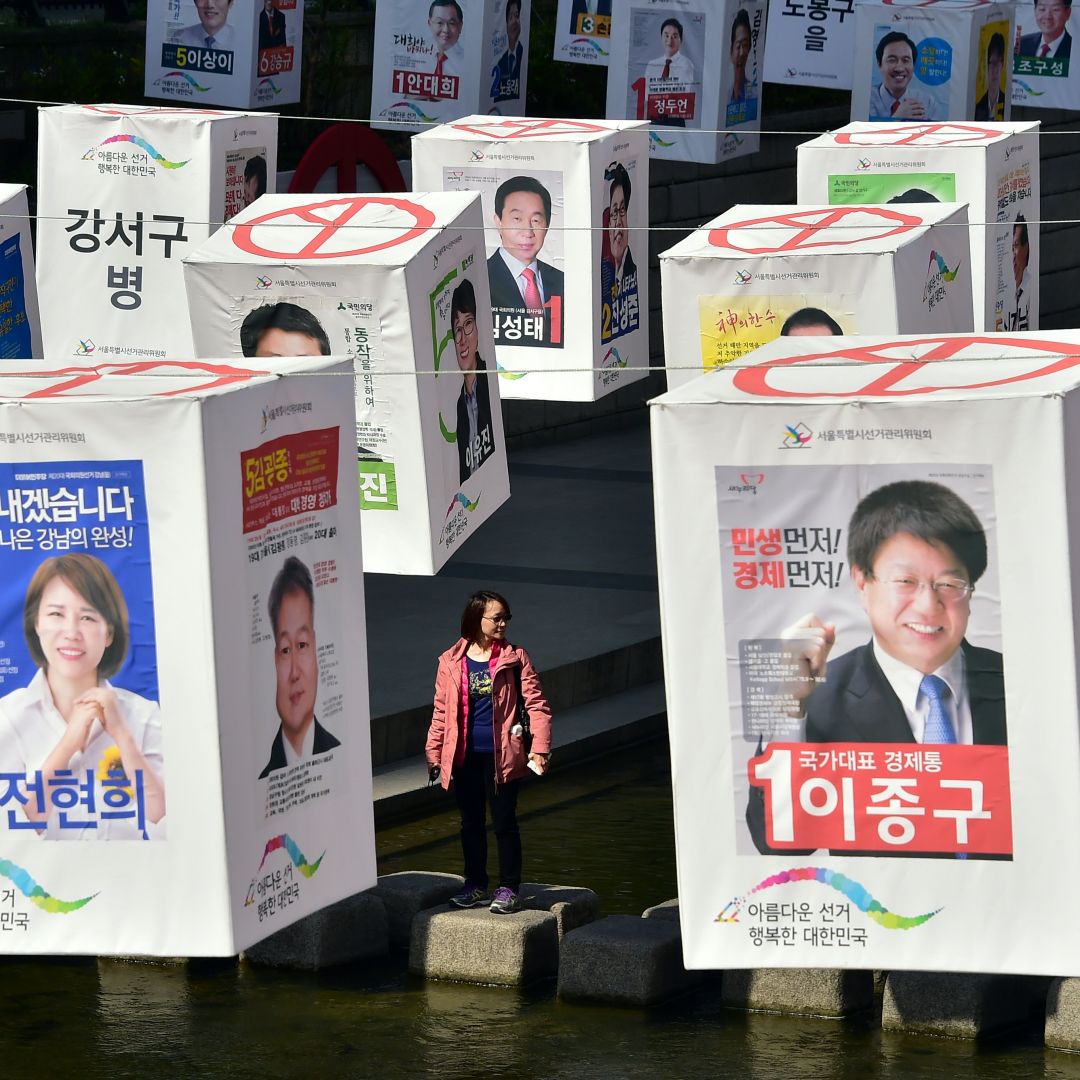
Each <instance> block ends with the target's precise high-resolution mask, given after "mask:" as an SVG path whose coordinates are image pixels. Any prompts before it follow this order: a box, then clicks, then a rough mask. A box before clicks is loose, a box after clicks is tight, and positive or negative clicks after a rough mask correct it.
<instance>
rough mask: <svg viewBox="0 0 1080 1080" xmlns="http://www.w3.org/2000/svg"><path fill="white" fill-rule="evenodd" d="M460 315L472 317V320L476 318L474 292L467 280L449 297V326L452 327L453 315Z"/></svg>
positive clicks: (471, 284)
mask: <svg viewBox="0 0 1080 1080" xmlns="http://www.w3.org/2000/svg"><path fill="white" fill-rule="evenodd" d="M462 314H464V315H472V316H473V317H474V318H475V316H476V290H475V289H474V288H473V283H472V282H471V281H470V280H469V279H468V278H466V279H465V280H464V281H463V282H462V283H461V284H460V285H459V286H458V287H457V288H456V289H455V290H454V295H453V296H451V297H450V325H451V326H453V325H454V316H455V315H462Z"/></svg>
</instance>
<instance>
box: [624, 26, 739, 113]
mask: <svg viewBox="0 0 1080 1080" xmlns="http://www.w3.org/2000/svg"><path fill="white" fill-rule="evenodd" d="M709 29H711V28H709ZM706 32H707V26H706V14H705V12H703V11H692V10H687V9H679V10H675V9H671V10H667V9H664V8H661V9H660V10H656V9H655V8H648V7H631V8H630V9H629V35H630V52H629V69H628V70H629V76H628V78H627V86H626V103H625V109H626V111H625V115H626V116H627V117H631V118H633V119H637V120H649V121H651V122H652V123H653V124H655V125H657V126H660V127H669V128H700V127H701V105H702V102H701V87H702V71H703V65H704V62H705V40H706V38H705V35H706ZM714 32H715V31H714ZM745 89H746V88H744V91H745Z"/></svg>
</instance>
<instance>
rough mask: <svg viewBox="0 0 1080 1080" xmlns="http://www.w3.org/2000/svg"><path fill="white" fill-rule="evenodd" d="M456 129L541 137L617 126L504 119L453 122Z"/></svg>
mask: <svg viewBox="0 0 1080 1080" xmlns="http://www.w3.org/2000/svg"><path fill="white" fill-rule="evenodd" d="M450 126H451V128H453V129H454V131H466V132H468V133H469V134H470V135H479V136H480V137H481V138H484V139H498V140H500V141H504V140H506V141H508V140H510V139H540V138H544V137H546V136H548V135H582V134H585V135H591V134H593V133H594V132H598V131H600V132H610V131H615V130H616V129H615V128H610V127H602V126H601V125H599V124H588V123H585V122H584V121H580V120H529V121H523V120H503V121H502V122H501V123H497V122H494V121H492V122H491V123H490V124H451V125H450Z"/></svg>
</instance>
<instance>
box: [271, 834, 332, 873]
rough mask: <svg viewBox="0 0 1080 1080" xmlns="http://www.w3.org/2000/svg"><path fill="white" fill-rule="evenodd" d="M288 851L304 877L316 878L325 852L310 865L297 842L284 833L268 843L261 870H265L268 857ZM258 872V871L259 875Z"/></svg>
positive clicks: (294, 864)
mask: <svg viewBox="0 0 1080 1080" xmlns="http://www.w3.org/2000/svg"><path fill="white" fill-rule="evenodd" d="M282 850H284V851H287V852H288V854H289V858H290V859H292V863H293V866H295V867H296V869H297V870H299V871H300V873H301V874H303V875H304V877H306V878H309V877H314V876H315V872H316V871H317V870H318V869H319V864H320V863H321V862H322V861H323V855H325V854H326V852H325V851H324V852H323V853H322V855H320V856H319V857H318V858H317V859H316V860H315V861H314V862H313V863H309V862H308V861H307V859H306V858H305V856H304V853H303V852H302V851H301V850H300V848H299V847H298V846H297V844H296V841H295V840H294V839H293V838H292V837H291V836H290V835H289V834H288V833H282V834H281V835H280V836H275V837H273V838H272V839H270V840H267V841H266V848H265V849H264V850H263V856H262V858H261V859H260V860H259V870H261V869H262V868H263V864H264V863H265V862H266V859H267V856H269V855H273V853H274V852H275V851H282ZM257 872H258V871H256V873H257Z"/></svg>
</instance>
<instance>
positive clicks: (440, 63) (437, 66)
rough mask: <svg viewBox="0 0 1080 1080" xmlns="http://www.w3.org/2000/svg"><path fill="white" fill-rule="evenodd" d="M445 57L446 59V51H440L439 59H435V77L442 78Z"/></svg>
mask: <svg viewBox="0 0 1080 1080" xmlns="http://www.w3.org/2000/svg"><path fill="white" fill-rule="evenodd" d="M445 59H446V53H444V52H441V53H439V59H438V60H436V61H435V78H436V79H441V78H442V66H443V61H444V60H445Z"/></svg>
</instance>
